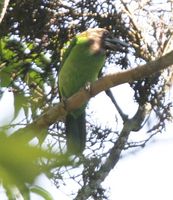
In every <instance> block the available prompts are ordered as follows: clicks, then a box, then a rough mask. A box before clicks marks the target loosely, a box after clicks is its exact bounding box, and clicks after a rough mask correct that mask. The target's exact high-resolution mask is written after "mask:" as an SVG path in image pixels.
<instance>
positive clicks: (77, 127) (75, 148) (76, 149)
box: [65, 112, 86, 155]
mask: <svg viewBox="0 0 173 200" xmlns="http://www.w3.org/2000/svg"><path fill="white" fill-rule="evenodd" d="M65 126H66V138H67V152H68V153H69V154H75V155H78V154H81V153H82V152H83V150H84V148H85V142H86V122H85V112H84V113H82V114H81V115H80V116H79V117H78V118H75V117H74V116H73V115H67V117H66V122H65Z"/></svg>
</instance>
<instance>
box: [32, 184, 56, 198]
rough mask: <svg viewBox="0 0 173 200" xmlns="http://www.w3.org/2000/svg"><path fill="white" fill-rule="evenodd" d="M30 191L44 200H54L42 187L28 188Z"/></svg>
mask: <svg viewBox="0 0 173 200" xmlns="http://www.w3.org/2000/svg"><path fill="white" fill-rule="evenodd" d="M30 191H31V192H33V193H36V194H38V195H40V196H41V197H43V198H44V199H45V200H54V199H53V197H52V195H51V194H50V193H49V192H48V191H47V190H45V189H44V188H42V187H39V186H32V187H31V188H30Z"/></svg>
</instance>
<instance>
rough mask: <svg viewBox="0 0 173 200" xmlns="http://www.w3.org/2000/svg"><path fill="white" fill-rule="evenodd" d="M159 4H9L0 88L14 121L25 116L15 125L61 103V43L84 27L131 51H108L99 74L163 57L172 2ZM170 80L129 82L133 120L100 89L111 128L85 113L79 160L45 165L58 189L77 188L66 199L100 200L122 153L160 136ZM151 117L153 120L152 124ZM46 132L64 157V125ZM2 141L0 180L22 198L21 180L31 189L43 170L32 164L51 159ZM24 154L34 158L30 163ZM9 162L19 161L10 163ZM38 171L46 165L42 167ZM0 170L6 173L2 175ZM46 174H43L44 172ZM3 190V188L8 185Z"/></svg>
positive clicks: (1, 37) (160, 76)
mask: <svg viewBox="0 0 173 200" xmlns="http://www.w3.org/2000/svg"><path fill="white" fill-rule="evenodd" d="M162 4H163V2H162V3H158V4H157V3H154V1H152V0H150V1H140V2H136V1H122V0H120V1H116V2H115V1H113V0H107V1H106V0H102V1H94V0H91V1H87V0H82V1H72V0H67V1H56V0H49V1H48V0H35V1H33V0H22V1H21V0H13V1H10V3H9V5H8V9H7V12H6V14H5V17H4V19H3V21H2V23H1V25H0V87H1V88H2V92H3V88H10V90H11V91H12V92H13V94H14V106H15V116H14V118H15V117H16V116H17V115H18V113H19V111H20V109H21V108H23V109H24V111H25V117H24V118H25V119H24V120H23V119H22V120H21V123H22V122H23V121H26V125H27V124H29V123H30V122H31V121H32V120H34V119H36V118H37V117H38V116H40V114H41V113H43V112H44V111H45V110H46V109H49V107H51V106H52V105H53V104H54V103H56V102H58V101H59V98H58V87H57V76H58V72H59V68H60V65H61V51H62V49H63V46H64V44H66V43H67V41H68V40H70V39H71V38H73V36H74V35H76V34H77V33H79V32H82V31H84V30H86V29H87V28H89V27H90V28H92V27H104V28H106V29H108V30H110V32H112V34H113V35H114V36H116V37H119V38H121V39H123V40H124V41H126V42H127V43H129V44H130V46H131V47H130V48H129V53H116V54H114V53H112V52H108V53H107V61H106V63H105V67H104V68H103V71H102V72H101V74H100V75H101V76H104V75H105V73H106V72H109V71H112V68H113V70H116V69H119V70H120V69H121V70H126V69H129V68H133V67H136V66H137V65H139V64H143V63H147V62H149V61H151V60H153V59H154V58H156V57H159V56H162V55H164V54H165V53H167V52H168V51H169V50H170V47H171V44H172V32H171V26H172V23H173V21H172V15H171V10H172V4H171V2H169V1H166V0H165V1H164V5H166V7H164V8H165V9H163V7H162ZM139 10H140V12H139ZM145 27H147V28H145ZM112 66H113V67H112ZM115 67H116V68H115ZM171 81H172V69H171V68H168V70H166V71H165V72H159V73H156V74H155V75H153V76H152V77H147V78H145V79H143V80H140V81H135V82H133V83H130V84H129V86H130V88H131V89H132V90H133V91H134V96H133V100H134V102H135V103H136V104H137V105H138V109H137V111H136V112H134V113H133V114H134V116H133V117H132V118H130V117H129V116H130V113H125V111H124V110H125V109H124V108H121V107H120V106H119V105H118V103H117V102H116V94H114V93H113V90H108V91H106V93H105V95H106V96H108V97H109V98H110V100H111V102H112V107H113V108H114V111H115V112H116V113H117V117H116V119H115V120H114V124H117V125H116V128H115V126H114V125H112V126H110V127H103V126H102V125H101V124H100V123H99V122H98V124H96V123H94V122H95V121H94V118H93V116H92V114H90V113H91V112H90V110H89V109H88V110H87V111H88V117H87V127H88V129H87V130H88V136H87V145H86V150H85V151H84V155H83V156H81V157H80V158H76V159H74V162H72V163H70V166H68V167H67V166H66V165H69V163H68V164H64V162H63V161H61V159H60V162H59V164H57V163H54V164H53V167H50V169H53V170H51V172H50V174H51V177H52V179H53V181H54V182H55V184H56V186H57V187H61V186H62V185H65V184H67V183H68V181H65V178H66V179H67V178H68V179H70V180H71V181H72V180H73V181H74V182H77V183H78V189H79V191H76V192H75V194H74V195H72V196H73V197H74V196H76V199H82V197H83V198H85V199H87V198H93V199H106V198H107V197H106V195H105V194H106V191H105V190H104V189H103V188H102V187H101V183H102V182H103V181H104V179H105V177H106V176H107V175H108V173H109V171H110V170H111V169H112V168H113V167H114V166H115V165H116V163H117V162H118V160H119V158H120V153H121V151H122V150H127V149H131V148H136V147H144V146H145V144H146V143H147V142H148V141H149V140H150V139H151V138H152V137H153V136H154V135H155V134H157V133H159V132H162V131H163V129H164V128H165V122H166V120H170V119H171V113H170V108H171V106H172V104H171V102H170V101H168V98H167V97H168V93H169V86H170V85H171V84H172V83H171ZM30 112H31V114H29V113H30ZM153 118H155V119H156V120H155V121H153V120H152V119H153ZM122 122H123V123H122ZM19 123H20V122H19ZM146 124H150V126H146ZM119 125H121V126H122V128H121V129H120V128H119V127H120V126H119ZM10 126H12V127H14V126H15V125H13V124H9V127H10ZM134 131H135V132H139V134H141V132H142V131H145V132H146V134H145V138H144V140H137V141H136V140H134V139H133V140H132V139H131V137H130V136H131V135H133V132H134ZM46 132H47V135H48V137H47V140H45V141H46V142H45V144H46V145H47V144H48V145H47V146H48V147H49V148H50V149H51V150H54V149H56V151H58V152H59V153H61V154H63V153H64V152H65V136H64V125H63V123H61V122H55V123H54V124H53V125H51V126H50V127H48V129H47V130H46ZM14 134H15V133H14ZM35 135H37V133H35ZM1 138H2V140H1V141H0V144H1V145H0V148H2V149H3V151H1V154H0V160H2V159H4V160H2V161H1V163H2V164H3V166H5V167H3V169H2V170H1V178H2V179H3V180H4V181H6V182H7V183H8V185H9V184H10V185H16V186H17V187H18V188H19V190H20V191H21V193H22V190H21V187H22V189H23V188H24V187H26V184H25V183H29V184H32V182H33V180H34V178H35V177H36V176H37V175H38V174H39V173H41V172H43V171H44V170H42V169H40V168H37V167H36V166H37V165H35V163H38V162H37V160H38V159H39V158H40V157H44V156H45V157H46V158H47V159H48V160H49V159H50V160H51V159H52V156H54V154H53V155H52V154H51V153H48V152H47V151H43V150H41V149H38V147H32V146H28V145H24V144H22V143H23V142H22V141H15V142H14V141H13V140H10V139H9V138H10V137H9V138H7V137H6V136H5V135H4V134H3V133H2V134H1ZM50 138H51V139H50ZM3 140H5V143H6V144H7V145H5V143H3V142H2V141H3ZM8 147H13V148H8ZM20 149H22V152H23V153H22V154H21V151H20ZM2 152H3V154H2ZM31 152H33V153H31ZM6 154H7V155H6ZM30 155H33V156H32V158H31V156H30ZM49 156H50V157H49ZM14 157H18V159H17V160H14V159H13V158H14ZM7 158H8V159H7ZM26 158H27V159H26ZM110 160H111V161H110ZM109 161H110V162H109ZM1 163H0V166H1V165H2V164H1ZM31 163H33V164H31ZM48 163H49V162H48ZM65 163H66V162H65ZM40 166H44V162H43V163H41V164H40ZM55 166H56V167H55ZM4 168H5V170H7V169H8V171H7V172H8V174H7V172H6V171H5V170H4ZM76 169H78V170H77V171H75V170H76ZM19 172H22V176H20V178H18V176H17V175H16V174H18V173H19ZM44 172H45V173H47V170H45V171H44ZM50 174H49V175H50ZM7 175H8V176H7ZM16 177H17V178H16ZM96 183H97V184H96ZM4 187H5V188H6V189H7V186H6V184H4ZM24 189H26V188H24ZM78 189H77V190H78ZM39 192H40V193H41V191H39ZM81 195H82V196H81ZM8 196H9V197H10V194H8ZM43 196H44V195H43Z"/></svg>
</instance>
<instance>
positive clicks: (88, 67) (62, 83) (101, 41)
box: [58, 28, 112, 154]
mask: <svg viewBox="0 0 173 200" xmlns="http://www.w3.org/2000/svg"><path fill="white" fill-rule="evenodd" d="M108 35H109V32H108V31H107V30H105V29H101V28H96V29H88V31H85V32H83V33H81V34H79V35H77V36H76V37H75V38H74V39H73V40H72V41H71V42H70V45H69V47H68V48H67V49H66V51H65V53H64V55H63V61H62V67H61V70H60V73H59V79H58V81H59V92H60V95H61V97H62V98H68V97H70V96H71V95H73V94H74V93H76V92H77V91H78V90H79V89H80V88H82V87H84V86H85V84H86V83H87V82H93V81H94V80H96V79H97V76H98V73H99V71H100V70H101V68H102V67H103V65H104V62H105V48H106V47H107V46H108V44H111V45H112V43H109V42H110V41H107V42H106V40H105V38H106V36H108ZM85 106H86V105H84V106H83V107H82V108H79V109H77V110H75V111H73V112H71V113H69V114H68V115H67V117H66V121H65V126H66V136H67V151H68V153H70V154H79V153H81V152H82V151H83V149H84V147H85V140H86V127H85V126H86V125H85Z"/></svg>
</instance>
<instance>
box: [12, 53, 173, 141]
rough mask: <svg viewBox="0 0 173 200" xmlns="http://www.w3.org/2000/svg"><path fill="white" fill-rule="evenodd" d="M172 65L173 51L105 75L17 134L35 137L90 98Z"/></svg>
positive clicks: (50, 109) (52, 108) (49, 110)
mask: <svg viewBox="0 0 173 200" xmlns="http://www.w3.org/2000/svg"><path fill="white" fill-rule="evenodd" d="M172 64H173V51H171V52H170V53H168V54H166V55H165V56H162V57H161V58H159V59H156V60H155V61H151V62H149V63H147V64H145V65H142V66H138V67H136V68H133V69H129V70H126V71H123V72H118V73H114V74H110V75H107V76H105V77H103V78H101V79H99V80H97V81H95V82H94V83H92V84H91V88H90V90H86V88H82V89H81V90H80V91H79V92H77V93H75V94H74V95H73V96H71V97H70V98H68V99H67V101H66V103H65V106H64V104H63V103H58V104H57V105H55V106H54V107H51V108H49V109H48V111H46V112H45V113H43V114H42V115H41V116H40V117H38V118H37V119H36V120H35V121H34V122H33V123H31V124H29V125H28V126H27V127H25V128H23V129H20V130H19V131H17V132H18V134H19V133H20V134H21V133H22V132H25V136H26V133H28V132H29V133H30V132H32V136H33V135H35V136H36V133H34V131H36V132H38V131H41V130H43V129H46V128H47V127H48V126H50V125H51V124H53V123H55V122H56V121H59V120H63V119H64V118H65V116H66V114H67V113H68V112H70V111H72V110H75V109H77V108H80V107H81V106H82V105H83V104H84V103H86V102H87V101H88V100H89V99H90V98H91V97H93V96H95V95H97V94H98V93H100V92H102V91H105V90H107V89H109V88H111V87H114V86H117V85H120V84H123V83H127V82H128V83H130V82H133V81H135V80H139V79H142V78H145V77H148V76H151V75H152V74H154V73H156V72H158V71H160V70H163V69H165V68H167V67H168V66H170V65H172ZM17 132H16V133H17ZM37 134H38V133H37ZM29 138H30V137H29V136H28V139H29ZM30 139H32V138H30Z"/></svg>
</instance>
